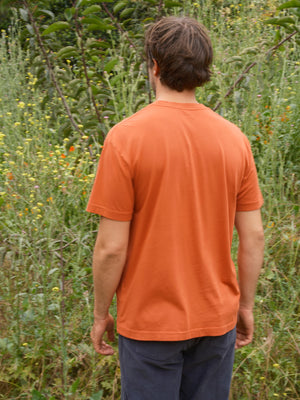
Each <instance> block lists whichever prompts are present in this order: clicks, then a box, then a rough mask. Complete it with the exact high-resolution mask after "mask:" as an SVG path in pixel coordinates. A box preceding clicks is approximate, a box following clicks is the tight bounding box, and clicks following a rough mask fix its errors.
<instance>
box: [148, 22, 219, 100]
mask: <svg viewBox="0 0 300 400" xmlns="http://www.w3.org/2000/svg"><path fill="white" fill-rule="evenodd" d="M145 53H146V59H147V62H148V65H149V66H150V67H152V66H153V59H154V60H156V62H157V64H158V66H159V69H160V81H161V83H162V84H164V85H166V86H168V87H169V88H171V89H173V90H177V91H178V92H182V91H183V90H185V89H194V88H195V87H197V86H202V85H203V84H204V83H205V82H207V81H209V79H210V76H211V71H210V69H209V66H210V64H211V62H212V58H213V50H212V45H211V41H210V38H209V36H208V34H207V32H206V30H205V28H204V26H203V25H201V24H199V23H198V22H197V21H196V20H194V19H192V18H188V17H165V18H162V19H160V20H159V21H158V22H156V23H154V24H153V25H152V26H150V28H149V29H148V30H147V32H146V36H145Z"/></svg>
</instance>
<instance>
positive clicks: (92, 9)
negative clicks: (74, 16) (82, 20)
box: [82, 4, 102, 15]
mask: <svg viewBox="0 0 300 400" xmlns="http://www.w3.org/2000/svg"><path fill="white" fill-rule="evenodd" d="M101 10H102V9H101V7H100V6H98V4H94V5H93V6H90V7H88V8H86V9H85V10H84V11H83V13H82V15H89V14H94V13H97V12H99V11H101Z"/></svg>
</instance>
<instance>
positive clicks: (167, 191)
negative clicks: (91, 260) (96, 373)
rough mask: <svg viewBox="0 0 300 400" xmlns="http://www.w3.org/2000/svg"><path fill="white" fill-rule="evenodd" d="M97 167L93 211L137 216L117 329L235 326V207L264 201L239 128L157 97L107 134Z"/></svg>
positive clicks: (184, 335) (181, 336)
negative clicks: (233, 242) (232, 245)
mask: <svg viewBox="0 0 300 400" xmlns="http://www.w3.org/2000/svg"><path fill="white" fill-rule="evenodd" d="M106 169H107V170H106ZM98 174H99V175H100V176H102V177H105V176H107V177H109V181H106V180H105V179H104V178H102V180H101V181H99V183H98V185H97V186H95V187H94V191H93V193H92V197H91V200H90V203H89V207H90V208H89V209H90V210H91V211H96V212H98V213H100V214H102V215H105V216H106V217H107V218H112V219H114V218H115V219H118V220H131V237H130V241H129V248H128V253H127V254H128V255H127V262H126V266H125V269H124V272H123V277H122V282H121V284H120V286H119V288H118V292H117V295H118V296H117V298H118V332H119V333H121V334H122V335H124V336H126V337H130V338H132V339H137V340H185V339H190V338H193V337H196V336H216V335H222V334H224V333H226V332H228V331H229V330H231V329H233V328H234V326H235V325H236V318H237V310H238V304H239V290H238V284H237V281H236V274H235V267H234V265H233V262H232V260H231V253H230V249H231V241H232V233H233V225H234V218H235V212H236V210H238V211H242V210H244V209H247V207H249V206H250V207H254V208H259V207H260V205H261V197H260V192H259V189H258V186H257V180H256V171H255V168H254V164H253V160H252V155H251V150H250V147H249V143H248V141H247V139H246V138H245V136H244V135H243V134H242V133H241V132H240V131H239V129H238V128H237V127H236V126H234V125H233V124H231V123H230V122H228V121H226V120H224V119H223V118H221V117H220V116H219V115H218V114H216V113H214V112H213V111H211V110H210V109H209V108H207V107H205V106H203V105H200V104H195V103H183V104H182V103H174V102H167V101H157V102H155V103H153V104H151V105H150V106H148V107H146V108H145V109H143V110H141V111H140V112H139V113H137V114H135V115H134V116H132V117H131V118H128V119H126V120H125V121H123V122H121V123H120V124H118V125H117V126H115V128H114V129H113V130H112V131H111V132H110V133H109V135H108V137H107V139H106V147H105V149H104V151H103V153H102V156H101V162H100V165H99V171H98ZM245 176H247V181H244V178H245ZM113 186H115V187H113ZM109 188H110V190H111V192H114V194H113V195H112V196H109V197H105V196H107V194H106V193H107V192H108V190H109ZM93 199H95V200H93ZM93 201H95V205H94V203H93ZM97 204H101V206H100V207H97ZM93 206H94V207H95V208H94V209H92V208H93Z"/></svg>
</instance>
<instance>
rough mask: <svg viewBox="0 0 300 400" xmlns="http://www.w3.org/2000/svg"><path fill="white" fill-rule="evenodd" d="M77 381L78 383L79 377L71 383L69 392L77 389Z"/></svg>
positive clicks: (74, 391)
mask: <svg viewBox="0 0 300 400" xmlns="http://www.w3.org/2000/svg"><path fill="white" fill-rule="evenodd" d="M79 383H80V380H79V378H78V379H76V381H75V382H74V383H73V384H72V386H71V393H72V394H74V393H76V390H77V388H78V386H79Z"/></svg>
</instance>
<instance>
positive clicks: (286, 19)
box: [264, 17, 295, 26]
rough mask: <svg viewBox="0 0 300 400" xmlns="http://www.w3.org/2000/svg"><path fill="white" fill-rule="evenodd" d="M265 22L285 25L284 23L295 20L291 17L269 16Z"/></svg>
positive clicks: (291, 22) (290, 22)
mask: <svg viewBox="0 0 300 400" xmlns="http://www.w3.org/2000/svg"><path fill="white" fill-rule="evenodd" d="M264 23H265V24H272V25H281V26H286V24H294V23H295V20H294V18H292V17H282V18H270V19H267V20H266V21H264Z"/></svg>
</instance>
